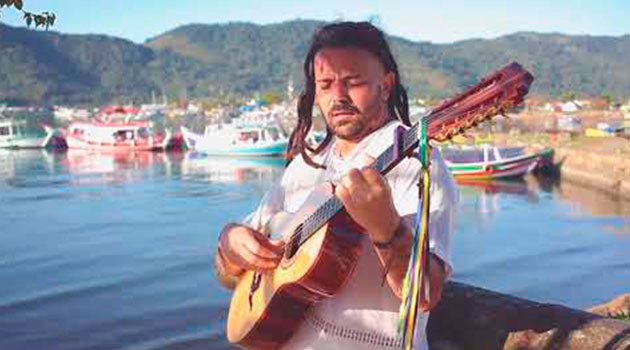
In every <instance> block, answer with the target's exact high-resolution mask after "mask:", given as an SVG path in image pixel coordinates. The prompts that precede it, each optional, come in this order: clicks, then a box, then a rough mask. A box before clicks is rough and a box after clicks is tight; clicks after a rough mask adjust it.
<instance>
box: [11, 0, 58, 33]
mask: <svg viewBox="0 0 630 350" xmlns="http://www.w3.org/2000/svg"><path fill="white" fill-rule="evenodd" d="M4 7H7V8H9V7H14V8H15V9H17V10H18V11H21V12H22V14H23V17H24V21H25V22H26V25H27V26H29V27H30V26H31V23H33V22H35V28H37V27H45V28H46V29H48V28H49V27H50V26H52V25H54V24H55V20H56V19H57V16H55V14H54V13H52V12H48V11H45V12H42V13H33V12H28V11H25V10H24V9H23V7H24V0H0V15H1V14H2V9H3V8H4Z"/></svg>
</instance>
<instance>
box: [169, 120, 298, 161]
mask: <svg viewBox="0 0 630 350" xmlns="http://www.w3.org/2000/svg"><path fill="white" fill-rule="evenodd" d="M181 131H182V135H183V137H184V141H185V142H186V146H187V147H188V148H189V149H192V150H195V151H197V152H200V153H203V154H207V155H219V156H248V157H251V156H256V157H265V156H279V155H282V154H284V153H285V152H286V148H287V144H288V143H289V140H288V138H287V136H286V135H285V133H284V132H283V131H282V129H281V128H280V127H279V126H278V125H277V124H276V123H273V122H271V123H270V122H267V123H247V124H240V125H239V124H235V123H231V124H211V125H208V126H206V128H205V130H204V133H203V134H196V133H194V132H192V131H190V130H189V129H188V128H186V127H182V128H181Z"/></svg>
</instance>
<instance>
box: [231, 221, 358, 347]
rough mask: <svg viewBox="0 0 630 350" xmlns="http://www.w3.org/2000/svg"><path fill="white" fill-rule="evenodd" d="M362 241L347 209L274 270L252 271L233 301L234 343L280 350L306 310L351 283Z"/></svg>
mask: <svg viewBox="0 0 630 350" xmlns="http://www.w3.org/2000/svg"><path fill="white" fill-rule="evenodd" d="M362 237H364V234H363V233H361V228H360V226H358V225H357V224H356V223H354V221H352V219H350V217H349V216H348V215H347V214H346V212H345V211H341V212H339V213H337V214H336V215H335V216H334V217H333V218H332V219H331V220H330V221H329V222H328V223H327V224H326V225H324V226H322V227H321V228H320V229H319V230H318V231H317V232H316V233H315V234H313V235H312V236H311V237H310V238H309V239H308V240H307V241H306V242H305V243H304V244H302V245H301V246H300V247H299V248H298V250H297V251H296V252H295V254H293V255H292V256H291V257H286V256H285V258H283V260H282V261H281V263H280V265H279V266H278V268H276V269H275V270H274V271H272V272H269V273H264V274H256V273H254V272H253V271H246V272H245V273H244V274H243V276H242V278H241V280H240V281H239V283H238V284H237V286H236V288H235V290H234V295H233V296H232V301H231V303H230V312H229V315H228V324H227V338H228V340H229V341H230V342H233V343H238V344H239V345H242V346H245V347H248V348H254V349H278V348H280V347H281V346H282V344H284V343H285V342H286V341H287V340H288V339H289V338H290V337H291V336H292V335H293V334H294V333H295V331H296V329H297V328H298V327H299V326H300V324H301V321H302V319H303V317H304V314H305V313H306V310H307V309H308V308H309V307H310V306H311V305H313V303H315V302H317V301H319V300H321V299H323V298H329V297H331V296H333V295H334V294H336V293H337V292H338V291H339V290H340V289H341V288H342V286H343V285H344V283H345V282H346V281H347V280H348V279H349V277H350V276H351V274H352V272H353V271H354V268H355V267H356V265H357V261H358V259H359V256H360V254H361V241H362ZM257 278H258V279H259V281H258V282H256V279H257ZM256 285H257V286H256ZM252 286H256V288H255V289H254V290H253V288H252ZM252 290H253V291H252Z"/></svg>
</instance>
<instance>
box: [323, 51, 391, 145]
mask: <svg viewBox="0 0 630 350" xmlns="http://www.w3.org/2000/svg"><path fill="white" fill-rule="evenodd" d="M314 67H315V103H316V104H317V105H318V106H319V108H320V109H321V111H322V114H323V115H324V117H325V118H326V123H327V124H328V126H329V127H330V128H331V129H332V130H333V131H334V133H335V135H337V137H339V138H341V139H344V140H349V141H360V140H361V139H363V138H364V137H365V136H367V135H368V134H369V133H371V132H372V131H374V130H375V129H377V128H379V127H380V126H381V125H383V124H384V123H385V121H386V120H387V117H388V116H387V99H388V98H389V94H390V92H391V89H392V86H393V81H394V75H393V73H387V74H386V73H385V71H384V69H383V66H382V65H381V63H380V62H379V60H378V59H377V58H376V57H375V56H373V55H372V54H371V53H369V52H367V51H365V50H362V49H357V48H324V49H321V50H320V51H319V52H318V53H317V54H316V55H315V61H314Z"/></svg>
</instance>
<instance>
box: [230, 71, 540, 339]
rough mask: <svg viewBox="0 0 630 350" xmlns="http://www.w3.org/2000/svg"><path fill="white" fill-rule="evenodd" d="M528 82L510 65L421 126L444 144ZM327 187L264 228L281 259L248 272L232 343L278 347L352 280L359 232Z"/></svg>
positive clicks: (238, 295) (397, 149)
mask: <svg viewBox="0 0 630 350" xmlns="http://www.w3.org/2000/svg"><path fill="white" fill-rule="evenodd" d="M533 80H534V78H533V76H532V75H531V74H530V73H529V72H527V71H526V70H524V69H523V68H522V67H521V66H520V65H519V64H517V63H511V64H509V65H507V66H505V67H503V68H501V69H500V70H498V71H496V72H495V73H492V74H490V75H489V76H486V77H485V78H483V79H482V80H481V82H479V83H478V84H477V85H475V86H473V87H471V88H469V89H467V90H466V91H465V92H463V93H461V94H460V95H458V96H456V97H454V98H452V99H450V100H447V101H445V102H444V103H442V104H440V105H439V106H437V107H436V108H434V109H433V110H431V112H429V113H428V114H427V115H425V116H424V117H423V118H422V120H421V121H420V122H419V123H427V124H426V130H427V137H428V138H429V139H431V140H436V141H445V140H448V139H450V138H452V137H453V136H455V135H458V134H461V133H463V132H464V131H466V130H467V129H469V128H471V127H473V126H476V125H477V124H479V123H480V122H483V121H486V120H489V119H490V118H492V117H494V116H495V115H497V114H504V112H505V111H506V110H507V109H509V108H510V107H513V106H516V105H518V104H520V103H521V102H523V98H524V96H525V95H526V94H527V92H528V90H529V86H530V84H531V83H532V81H533ZM418 128H419V124H418V123H416V124H415V125H414V126H412V127H411V128H409V129H407V130H406V131H404V134H403V135H404V136H403V137H401V138H400V141H399V142H400V143H401V144H399V145H392V146H390V147H389V148H388V149H387V150H386V151H385V152H384V153H383V154H381V155H380V156H379V157H378V158H377V159H376V161H375V166H376V167H377V168H378V169H379V170H380V172H381V173H382V174H386V173H387V172H388V171H389V170H391V169H392V168H393V167H394V166H395V165H396V164H398V163H399V162H400V161H401V160H402V159H403V158H404V157H406V156H409V155H411V154H412V153H413V150H414V149H415V148H416V147H417V146H418V136H417V135H418ZM327 186H328V187H327ZM329 186H330V185H328V184H324V185H322V186H321V187H320V188H317V189H315V190H314V191H313V194H312V195H311V196H310V197H309V199H307V200H306V204H305V205H304V206H303V207H302V208H301V209H300V210H299V211H298V212H296V213H291V214H283V215H277V216H275V217H274V218H273V219H272V220H271V223H270V224H269V225H268V228H267V229H268V230H270V232H274V233H275V234H274V235H278V234H277V233H280V234H279V235H280V236H282V237H286V238H285V241H286V246H285V252H284V256H283V258H282V260H281V262H280V264H279V266H278V267H277V268H276V269H275V270H274V271H271V272H268V273H262V274H261V273H256V272H254V271H246V272H245V273H244V274H243V275H242V277H241V278H240V280H239V282H238V284H237V286H236V288H235V290H234V294H233V296H232V301H231V303H230V310H229V314H228V322H227V338H228V340H229V341H230V342H232V343H237V344H239V345H241V346H244V347H248V348H255V349H278V348H280V347H281V346H282V345H283V344H284V343H285V342H286V341H287V340H288V339H289V338H290V337H291V335H292V334H293V333H294V332H295V330H296V329H297V327H299V325H300V322H301V321H302V319H303V317H304V315H305V313H306V311H307V309H308V308H309V307H310V306H311V305H313V304H314V303H317V302H318V301H320V300H322V299H324V298H329V297H332V296H334V295H335V294H336V293H337V292H338V291H339V290H340V289H341V288H342V287H343V285H344V283H345V282H346V281H347V280H348V279H349V277H350V276H351V274H352V272H353V271H354V268H355V266H356V264H357V261H358V257H359V255H360V254H361V238H362V237H363V236H364V233H363V232H362V228H361V227H360V226H359V225H358V224H356V223H354V222H353V221H352V219H351V218H350V217H349V215H348V214H347V213H346V212H345V211H344V210H343V206H342V204H341V202H340V201H339V200H338V199H337V197H335V196H334V195H331V194H332V188H330V187H329ZM321 198H327V199H326V200H321ZM322 202H323V204H321V205H318V206H313V205H312V204H310V203H322Z"/></svg>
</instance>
